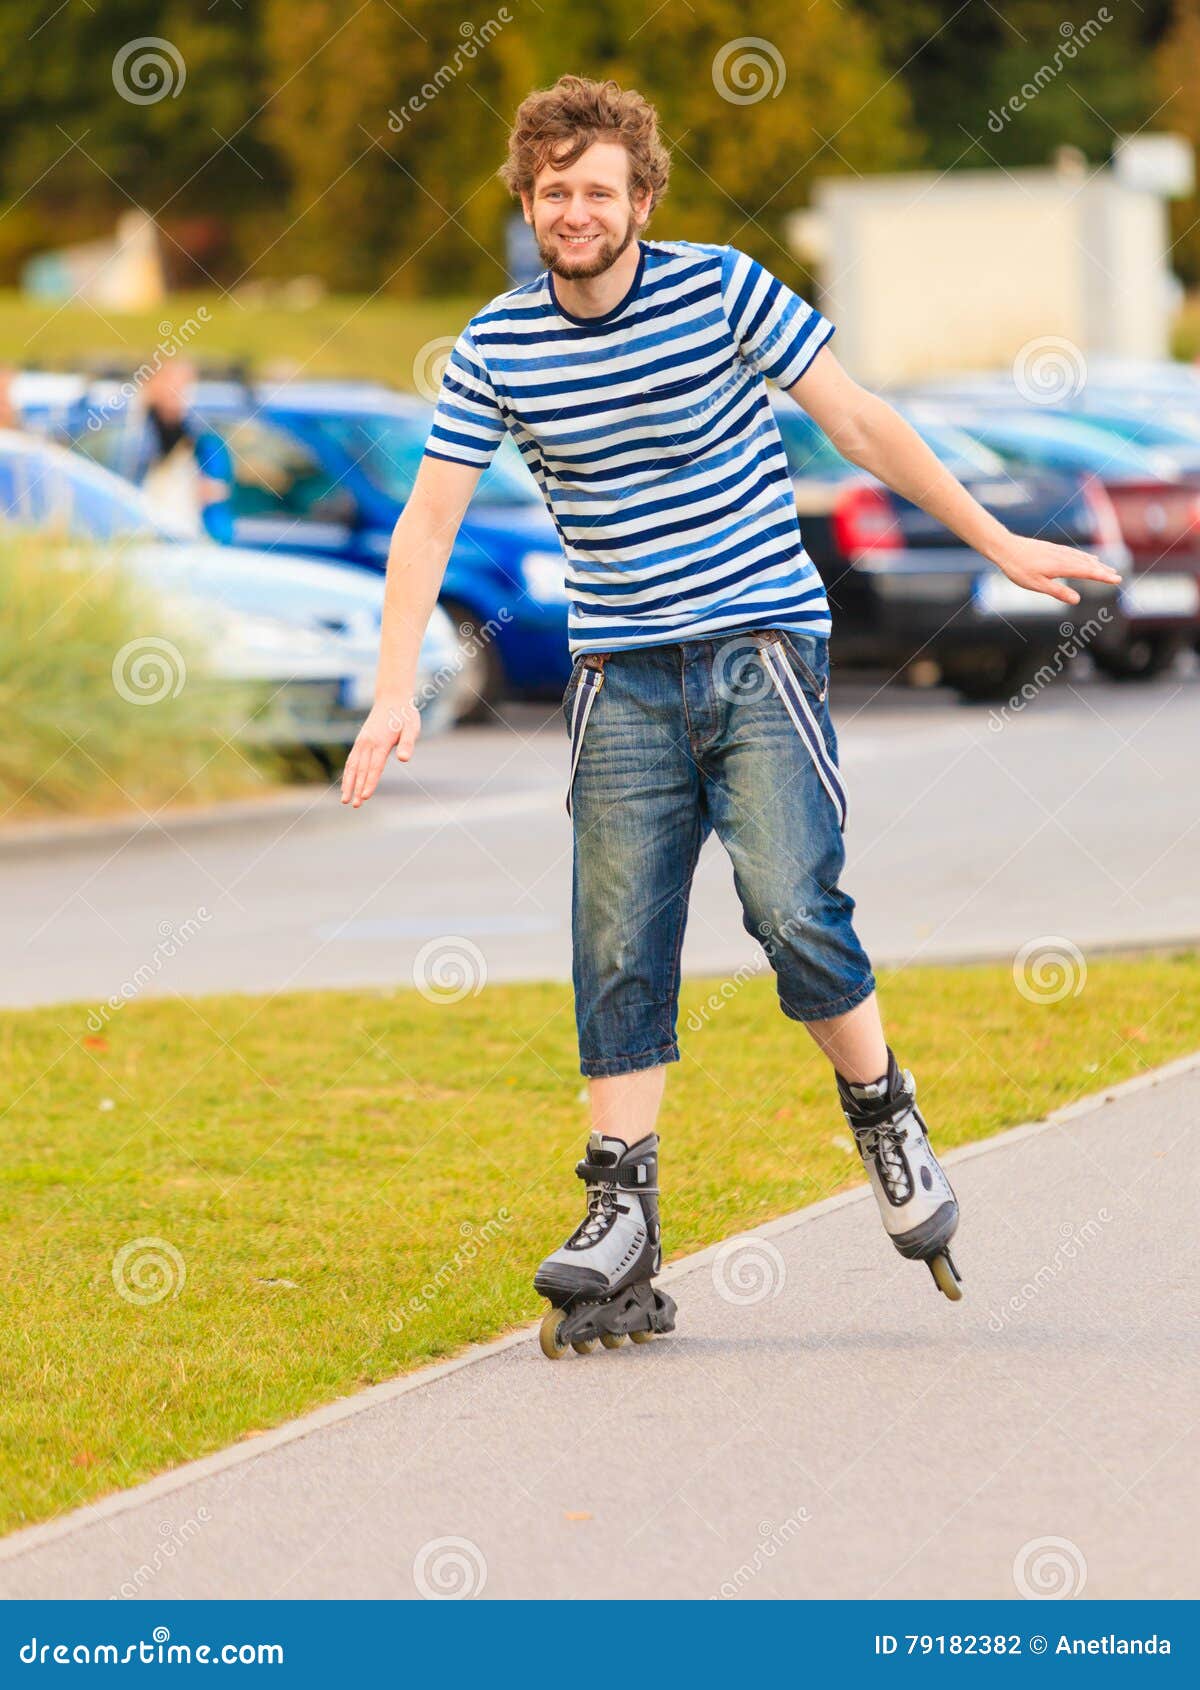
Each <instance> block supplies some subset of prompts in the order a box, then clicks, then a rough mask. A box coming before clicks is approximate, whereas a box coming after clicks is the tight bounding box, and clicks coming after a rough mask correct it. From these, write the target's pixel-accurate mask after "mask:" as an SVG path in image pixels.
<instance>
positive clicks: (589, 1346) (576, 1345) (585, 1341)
mask: <svg viewBox="0 0 1200 1690" xmlns="http://www.w3.org/2000/svg"><path fill="white" fill-rule="evenodd" d="M571 1348H572V1349H573V1350H574V1351H575V1354H576V1355H577V1356H590V1355H591V1353H592V1351H593V1350H594V1349H595V1348H596V1340H595V1339H594V1338H575V1339H573V1340H572V1342H571Z"/></svg>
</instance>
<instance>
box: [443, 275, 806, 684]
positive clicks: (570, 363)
mask: <svg viewBox="0 0 1200 1690" xmlns="http://www.w3.org/2000/svg"><path fill="white" fill-rule="evenodd" d="M638 246H639V249H640V256H639V259H638V267H637V274H636V275H635V277H634V279H633V285H632V287H631V288H630V289H629V292H628V293H627V294H626V295H625V297H624V299H622V300H621V302H620V304H619V305H615V306H614V307H613V309H612V310H611V311H608V312H606V313H605V314H604V315H603V316H602V317H589V318H583V317H573V316H571V315H570V314H569V313H568V312H566V311H564V310H563V308H562V306H561V305H559V303H558V300H557V297H556V295H555V291H554V278H553V276H552V275H551V273H550V272H549V271H544V272H543V273H542V274H541V275H540V276H538V277H537V278H536V280H534V281H532V282H529V283H527V284H526V285H525V286H524V287H519V288H514V289H512V291H511V292H509V293H504V294H501V295H500V296H499V297H498V298H496V299H493V300H492V302H491V304H490V305H486V306H485V307H484V308H483V310H482V311H480V312H479V313H478V314H477V315H476V316H474V317H472V318H471V321H470V322H469V323H468V324H467V327H466V328H465V329H464V330H463V332H462V334H461V335H460V336H459V338H458V341H457V343H456V345H455V347H454V350H453V352H452V353H451V355H450V359H449V362H448V364H447V366H446V371H445V375H444V376H443V379H442V388H441V394H440V397H439V400H438V406H437V410H436V413H435V415H434V419H433V426H432V428H431V430H430V434H429V439H428V442H427V444H426V448H425V449H426V451H427V452H429V453H431V454H432V455H433V456H435V457H442V458H449V459H450V460H451V461H452V462H454V463H462V464H477V465H480V466H481V467H482V466H485V465H486V464H487V463H488V462H489V460H490V459H491V456H492V454H493V453H494V452H495V450H496V447H497V446H498V445H499V443H500V441H501V439H502V438H503V435H504V430H505V429H506V428H507V429H508V430H509V431H510V432H511V434H512V436H513V438H514V440H515V441H516V444H517V446H518V447H519V449H520V451H521V454H522V456H523V457H524V459H525V462H526V463H527V464H528V465H529V468H530V469H531V470H532V472H533V474H534V477H535V478H536V480H537V482H538V485H539V486H540V488H541V490H542V494H543V497H544V498H545V501H546V505H547V508H548V509H549V512H550V515H551V517H552V518H553V519H554V524H555V527H556V528H557V530H558V534H559V538H560V540H561V541H562V547H563V551H564V553H565V556H566V588H567V597H568V601H569V610H568V617H567V632H568V638H569V642H570V649H571V654H572V656H575V655H578V654H579V653H580V652H588V651H612V650H616V649H620V648H625V647H631V646H647V645H663V644H667V643H670V642H672V641H675V640H693V639H705V638H714V637H717V636H719V635H721V634H723V633H726V632H732V631H734V630H739V631H740V630H742V629H749V628H767V627H777V628H788V629H795V630H798V631H800V632H802V633H806V634H815V635H818V636H826V635H828V633H829V629H830V623H829V606H828V603H827V601H826V598H825V591H824V588H823V586H822V584H821V578H820V576H819V575H818V574H817V571H816V568H815V567H814V565H813V562H812V560H811V558H810V557H809V556H808V553H807V552H806V551H805V549H804V543H803V541H802V539H801V537H800V525H799V522H798V521H797V517H796V502H795V499H794V498H793V495H792V485H791V481H790V479H789V477H788V467H787V459H786V457H785V455H784V449H783V442H782V441H781V439H780V437H779V429H778V426H777V424H776V422H775V418H774V416H773V414H772V411H771V404H770V400H769V398H768V395H767V386H766V381H765V379H764V378H765V377H770V378H771V379H772V380H773V381H775V382H777V383H778V384H779V386H780V387H790V386H791V384H792V383H793V382H795V381H797V380H798V379H799V378H800V376H802V375H803V374H804V372H805V370H806V369H807V368H808V366H809V365H810V364H811V362H812V360H813V359H814V358H815V357H816V355H817V352H818V351H819V350H820V348H821V347H822V346H824V344H825V342H826V341H827V340H828V339H829V337H830V336H831V335H832V333H833V324H832V323H830V322H829V321H828V320H827V319H826V318H825V317H823V316H822V315H821V313H820V312H819V311H816V310H814V309H813V307H812V306H810V305H808V304H807V303H806V302H805V301H804V300H803V299H801V298H800V297H799V296H798V295H797V294H794V293H792V292H791V290H790V289H789V288H787V287H785V286H784V285H783V283H782V282H781V281H779V279H778V278H777V277H775V276H773V275H771V273H770V272H769V271H768V270H765V269H764V268H763V266H762V265H761V264H758V263H757V262H756V261H755V260H754V259H752V258H749V257H747V256H746V254H745V253H744V252H739V251H737V249H736V248H734V247H722V246H701V245H697V244H696V243H694V242H692V241H639V242H638Z"/></svg>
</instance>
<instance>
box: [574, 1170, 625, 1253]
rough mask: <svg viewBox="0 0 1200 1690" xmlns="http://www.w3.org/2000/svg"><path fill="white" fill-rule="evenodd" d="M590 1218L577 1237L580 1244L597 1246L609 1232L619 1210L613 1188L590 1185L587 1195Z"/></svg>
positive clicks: (581, 1227) (583, 1224)
mask: <svg viewBox="0 0 1200 1690" xmlns="http://www.w3.org/2000/svg"><path fill="white" fill-rule="evenodd" d="M587 1206H588V1218H587V1220H585V1221H584V1222H583V1223H582V1225H581V1226H580V1228H579V1231H578V1232H577V1233H576V1234H575V1237H576V1238H577V1239H578V1240H579V1242H580V1243H585V1242H586V1243H588V1244H595V1243H596V1242H597V1240H598V1239H600V1238H602V1237H603V1235H604V1234H605V1233H606V1232H607V1231H608V1229H609V1227H610V1226H611V1224H612V1219H613V1215H614V1214H615V1213H616V1208H617V1194H616V1190H615V1188H614V1187H612V1186H607V1185H590V1186H589V1187H588V1193H587Z"/></svg>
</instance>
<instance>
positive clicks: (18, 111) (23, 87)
mask: <svg viewBox="0 0 1200 1690" xmlns="http://www.w3.org/2000/svg"><path fill="white" fill-rule="evenodd" d="M197 10H198V9H197V8H196V7H194V6H188V5H187V4H185V3H184V0H175V3H171V4H164V3H163V0H105V4H104V6H103V8H101V7H99V6H78V5H69V6H62V7H60V8H59V9H58V10H57V11H52V10H50V9H48V8H47V7H46V6H45V4H43V3H41V0H6V4H5V26H6V27H5V35H4V48H5V50H4V54H3V56H2V57H0V133H3V134H4V136H5V145H4V148H3V150H2V152H0V200H2V201H3V202H5V203H6V204H7V205H8V206H12V205H17V206H20V207H28V210H27V212H26V215H25V217H24V219H23V221H22V224H21V225H19V226H18V227H19V236H18V239H17V240H16V241H10V242H9V243H7V244H6V246H5V248H4V259H5V267H6V269H8V270H9V273H10V275H11V270H12V268H13V267H14V266H15V264H16V262H17V261H18V260H19V258H21V257H23V256H25V252H26V251H27V250H28V249H29V248H30V247H32V246H36V245H41V244H46V243H47V242H48V241H52V242H59V243H61V242H63V241H67V240H72V239H78V238H82V237H84V236H89V235H93V234H96V233H99V232H102V231H103V232H107V231H108V230H109V229H111V227H112V224H113V221H114V218H115V217H116V215H117V214H118V213H119V212H121V211H124V210H127V209H128V207H129V206H130V205H131V204H135V205H138V206H141V207H143V208H144V209H145V210H147V211H150V212H152V213H154V214H156V215H158V217H159V219H160V221H161V222H162V224H163V226H164V227H165V228H166V230H167V231H168V234H170V233H171V231H172V226H173V222H174V221H176V220H178V221H180V222H181V224H182V225H183V228H184V231H185V232H186V229H187V227H188V224H189V222H190V220H192V219H196V218H201V219H205V218H210V217H214V216H215V217H219V218H221V219H223V220H224V221H225V222H226V224H232V223H234V222H236V221H237V219H238V217H239V215H245V214H246V213H248V212H249V211H250V210H251V209H252V208H255V207H257V206H260V205H262V204H264V203H268V204H269V203H270V201H271V199H272V197H273V196H274V197H276V198H277V197H278V194H279V189H280V177H279V172H278V168H277V167H276V165H275V163H274V161H273V160H272V158H271V157H270V155H269V153H268V152H267V150H266V149H265V148H264V147H263V145H262V143H261V141H260V140H259V138H258V135H257V115H256V114H257V108H258V106H259V105H260V103H261V99H262V62H261V58H260V54H259V41H260V37H261V19H260V14H261V11H262V0H238V4H237V6H236V7H235V6H234V5H232V4H231V3H230V0H214V4H213V5H212V6H211V7H209V8H207V9H206V10H204V11H202V12H200V13H199V15H196V14H197ZM227 142H228V143H229V144H226V143H227ZM193 226H195V225H193ZM208 240H209V244H210V246H211V245H212V237H211V230H210V231H209V235H208ZM216 244H217V245H218V246H219V245H220V242H219V241H218V242H217V243H216ZM168 246H169V243H168Z"/></svg>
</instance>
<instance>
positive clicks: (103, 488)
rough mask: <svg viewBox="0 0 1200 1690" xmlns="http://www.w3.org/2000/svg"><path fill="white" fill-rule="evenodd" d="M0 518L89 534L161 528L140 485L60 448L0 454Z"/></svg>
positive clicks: (99, 536) (113, 535)
mask: <svg viewBox="0 0 1200 1690" xmlns="http://www.w3.org/2000/svg"><path fill="white" fill-rule="evenodd" d="M0 518H3V519H4V520H6V521H9V522H14V523H19V524H21V525H22V526H25V527H31V528H43V529H49V530H57V531H60V532H63V533H68V534H73V535H77V536H79V537H80V538H82V539H90V540H114V539H119V538H124V537H127V536H132V535H136V534H156V533H160V532H161V531H162V530H161V529H160V527H159V525H158V524H156V523H155V521H154V519H153V516H152V514H151V513H150V512H149V511H148V509H147V507H146V505H145V504H144V502H143V500H142V497H141V495H140V494H139V493H138V491H137V489H136V488H134V487H132V486H127V485H126V484H124V483H122V482H120V481H116V480H110V479H109V477H108V476H105V475H100V474H98V473H97V472H96V471H95V470H94V469H92V468H91V467H90V466H89V465H88V464H87V463H86V462H85V461H84V460H82V459H79V458H74V457H71V456H67V455H65V454H57V453H56V454H55V455H54V456H53V457H50V456H41V455H40V454H37V453H33V452H21V453H13V454H11V455H8V454H6V455H5V456H4V457H3V458H0Z"/></svg>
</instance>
